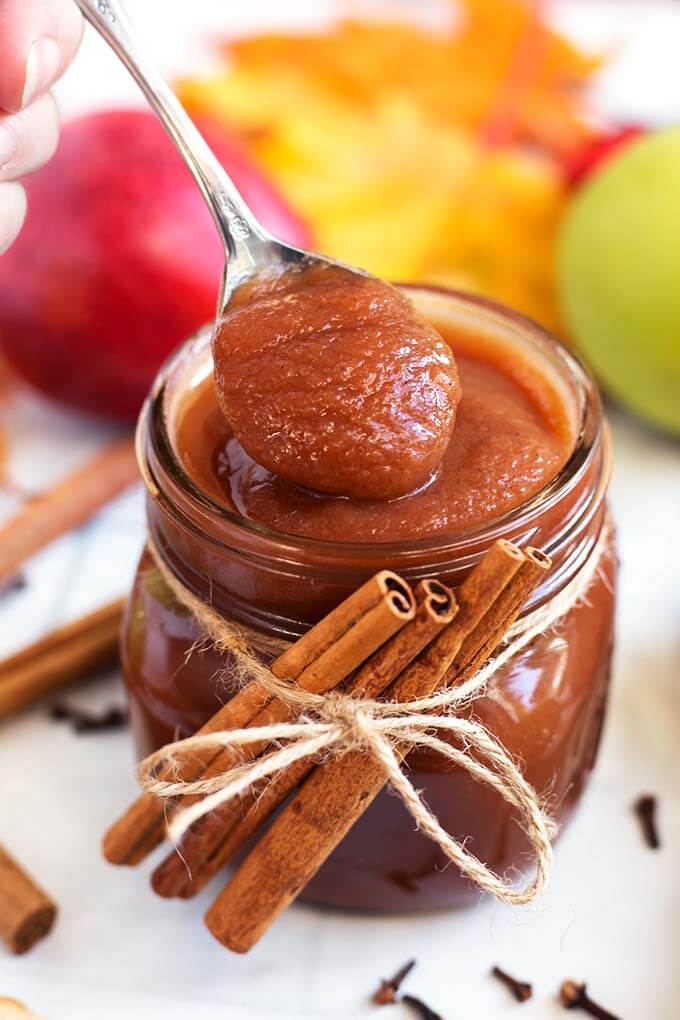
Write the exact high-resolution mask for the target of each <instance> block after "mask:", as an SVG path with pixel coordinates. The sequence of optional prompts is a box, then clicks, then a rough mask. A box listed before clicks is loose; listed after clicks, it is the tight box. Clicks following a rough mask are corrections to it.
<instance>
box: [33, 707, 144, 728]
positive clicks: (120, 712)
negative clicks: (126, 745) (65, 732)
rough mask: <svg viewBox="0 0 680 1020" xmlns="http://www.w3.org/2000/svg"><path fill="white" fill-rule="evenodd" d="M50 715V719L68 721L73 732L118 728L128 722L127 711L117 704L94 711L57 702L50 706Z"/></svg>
mask: <svg viewBox="0 0 680 1020" xmlns="http://www.w3.org/2000/svg"><path fill="white" fill-rule="evenodd" d="M50 716H51V718H52V719H56V720H58V721H63V722H68V723H70V724H71V727H72V729H73V731H74V733H78V734H83V733H103V732H108V731H111V730H120V729H123V727H125V726H127V724H128V713H127V711H126V710H125V709H124V708H120V707H119V706H118V705H112V706H111V707H110V708H107V709H105V710H104V711H103V712H99V713H95V712H88V711H87V710H86V709H83V708H76V707H74V706H73V705H67V704H65V703H63V702H58V703H57V704H56V705H53V706H52V709H51V712H50Z"/></svg>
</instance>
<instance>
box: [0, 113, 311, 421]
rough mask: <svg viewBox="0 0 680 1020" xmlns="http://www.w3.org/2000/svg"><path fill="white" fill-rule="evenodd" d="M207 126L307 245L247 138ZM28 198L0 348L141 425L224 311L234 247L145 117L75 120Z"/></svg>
mask: <svg viewBox="0 0 680 1020" xmlns="http://www.w3.org/2000/svg"><path fill="white" fill-rule="evenodd" d="M202 128H203V130H204V133H205V134H206V136H207V138H208V140H209V142H210V144H211V145H212V147H213V148H214V150H215V152H216V153H217V155H218V157H219V158H220V160H221V161H222V163H223V165H224V166H225V167H226V168H227V170H228V171H229V173H230V174H231V176H232V178H233V180H234V182H235V184H236V186H237V187H238V188H239V190H240V191H241V193H242V194H243V196H244V198H245V199H246V201H248V202H249V204H250V206H251V208H252V209H253V210H254V211H255V213H256V214H257V215H258V216H259V217H260V218H261V220H262V222H263V223H264V224H265V226H267V227H268V228H269V229H270V230H271V231H272V233H274V234H275V235H276V236H278V237H281V238H283V239H285V240H288V241H291V242H293V243H294V244H298V245H302V246H303V247H308V246H309V244H310V237H309V234H308V231H307V229H306V227H305V226H304V225H303V224H302V223H301V221H300V220H299V219H298V218H297V217H296V216H295V214H294V213H293V212H292V211H291V209H290V208H289V207H288V206H287V205H286V203H285V202H284V200H283V199H282V198H281V197H280V196H279V194H278V193H277V192H276V190H275V189H274V188H273V186H272V185H271V184H270V183H269V181H268V180H267V178H266V177H265V176H264V174H263V173H262V171H261V170H259V169H258V168H257V167H256V166H255V165H254V164H253V162H252V160H251V158H250V157H249V155H248V154H247V153H246V152H244V150H243V148H242V147H241V146H240V144H239V143H238V142H237V141H236V140H235V139H233V138H230V137H228V136H227V135H226V134H225V132H224V131H223V129H222V128H216V127H215V126H213V125H209V126H207V125H205V124H203V125H202ZM27 190H28V198H29V214H28V218H27V221H26V225H25V227H24V230H23V232H22V234H21V236H20V238H19V240H18V241H17V242H16V243H15V244H14V246H13V247H12V248H11V249H10V250H9V252H8V253H7V254H6V255H5V256H3V258H2V259H0V345H1V346H2V349H3V351H4V352H5V354H6V356H7V359H8V361H9V362H10V363H11V364H12V365H13V366H14V368H15V369H16V370H17V371H18V372H19V373H20V375H21V376H23V377H24V378H25V379H26V380H28V381H29V382H30V383H32V384H33V385H34V386H36V387H37V388H38V389H40V390H42V391H43V392H44V393H46V394H48V395H49V396H50V397H53V398H55V399H56V400H59V401H62V402H64V403H66V404H69V405H71V406H73V407H76V408H79V409H80V410H83V411H86V412H91V413H94V414H100V415H106V416H110V417H115V418H120V419H131V418H134V416H135V415H136V413H137V412H138V410H139V407H140V405H141V403H142V401H143V399H144V397H145V395H146V393H147V391H148V389H149V386H150V384H151V382H152V380H153V377H154V375H155V373H156V371H157V370H158V368H159V366H160V365H161V363H162V362H163V360H164V359H165V358H166V356H167V355H168V354H169V353H170V351H172V350H173V348H174V347H176V345H177V344H179V343H180V342H181V341H182V340H184V339H185V338H186V337H187V336H189V335H190V334H191V333H192V332H194V331H195V330H196V329H197V328H198V327H199V326H201V325H202V324H203V323H204V322H207V321H209V320H210V319H211V318H212V317H213V316H214V313H215V303H216V300H217V291H218V287H219V282H220V279H221V274H222V266H223V253H222V246H221V244H220V241H219V239H218V236H217V233H216V230H215V227H214V225H213V221H212V218H211V216H210V213H209V211H208V209H207V207H206V206H205V204H204V202H203V199H202V197H201V194H200V192H199V190H198V188H197V187H196V185H195V183H194V182H193V179H192V177H191V175H190V173H189V171H188V170H187V168H186V167H185V165H184V163H183V162H182V160H181V159H180V157H179V155H178V154H177V153H176V151H175V149H174V148H173V146H172V144H171V142H170V140H169V139H168V137H167V136H166V134H165V132H164V130H163V128H162V127H161V125H160V124H159V122H158V121H157V120H156V118H155V117H154V116H152V115H151V114H149V113H145V112H143V111H133V110H121V111H112V112H104V113H95V114H91V115H88V116H85V117H81V118H79V119H77V120H73V121H71V122H70V123H67V124H66V125H65V126H64V130H63V135H62V140H61V144H60V147H59V151H58V153H57V155H56V156H55V158H54V159H53V161H52V162H51V163H50V165H49V166H47V167H45V168H44V169H43V170H41V171H40V172H39V173H37V174H35V176H34V177H32V178H31V179H30V180H29V181H28V184H27Z"/></svg>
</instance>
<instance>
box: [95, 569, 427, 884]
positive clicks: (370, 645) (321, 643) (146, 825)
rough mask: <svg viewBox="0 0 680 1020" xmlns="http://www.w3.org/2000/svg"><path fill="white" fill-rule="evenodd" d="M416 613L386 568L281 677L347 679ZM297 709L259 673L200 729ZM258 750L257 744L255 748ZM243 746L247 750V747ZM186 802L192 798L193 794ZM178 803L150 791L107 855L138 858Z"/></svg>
mask: <svg viewBox="0 0 680 1020" xmlns="http://www.w3.org/2000/svg"><path fill="white" fill-rule="evenodd" d="M414 613H415V608H414V599H413V593H412V592H411V589H410V588H409V586H408V585H407V584H406V582H405V581H402V579H401V578H400V577H399V576H398V575H397V574H394V573H392V572H391V571H388V570H383V571H381V572H380V573H378V574H376V575H375V576H374V577H372V578H371V579H370V580H369V581H367V582H366V583H365V584H364V585H362V587H361V588H359V589H358V590H357V591H356V592H354V593H353V594H352V595H350V596H349V598H348V599H346V600H345V602H343V603H341V605H340V606H338V607H337V608H336V609H335V610H333V611H332V612H331V613H329V614H328V616H326V617H325V618H324V619H323V620H321V621H320V623H318V624H316V626H315V627H314V628H313V631H315V632H316V633H315V634H312V633H311V632H310V633H308V634H306V635H304V636H303V637H302V638H301V639H300V640H299V641H298V642H297V645H299V646H301V648H298V649H297V652H296V653H293V650H292V649H287V650H286V651H285V652H284V653H283V655H281V656H280V657H279V658H278V659H276V661H275V662H274V663H272V665H271V667H270V668H271V671H272V673H273V674H274V676H276V677H279V678H280V679H284V678H291V679H294V680H297V683H298V685H299V686H300V687H302V688H303V689H305V690H309V691H314V692H316V693H323V692H324V691H326V690H330V688H331V687H334V686H336V685H337V684H338V683H341V682H342V681H343V680H344V679H346V677H347V676H348V675H349V674H350V673H351V672H353V671H354V670H355V669H356V668H357V667H358V666H360V665H361V663H362V662H363V661H364V660H365V659H366V658H367V657H368V656H369V655H371V654H372V653H373V652H374V651H376V649H377V648H379V647H380V646H381V645H382V644H383V643H384V642H385V641H387V640H388V639H389V638H390V637H391V636H392V635H393V634H395V633H396V632H397V631H398V630H399V629H400V628H401V627H403V626H404V624H405V623H408V621H409V620H410V619H412V618H413V615H414ZM291 670H294V671H295V670H299V673H297V674H294V673H291ZM289 714H290V709H289V708H288V706H287V705H285V704H284V703H283V702H282V701H281V700H280V699H278V698H272V697H271V695H270V693H269V691H268V689H267V688H266V687H265V686H264V685H263V684H260V683H258V682H257V681H253V682H251V683H249V684H248V685H247V686H246V687H244V688H243V689H242V690H241V691H239V693H238V694H236V695H235V696H234V697H233V698H232V699H231V700H230V701H229V702H227V704H226V705H224V706H223V707H222V708H221V709H220V710H219V711H218V712H216V714H215V715H214V716H212V718H211V719H209V720H208V722H207V723H206V724H205V725H204V726H203V727H202V728H201V729H200V730H199V733H204V734H205V733H215V732H218V731H220V730H229V729H242V728H244V727H246V726H251V725H252V726H260V725H267V724H269V723H271V722H276V721H278V722H280V721H284V720H285V719H287V718H288V717H289ZM249 753H250V752H249ZM256 753H258V752H257V750H256V749H255V748H253V749H252V754H256ZM239 754H240V756H244V755H245V754H246V752H245V751H240V752H239ZM232 760H233V755H232V754H231V753H230V752H229V751H226V750H217V751H212V752H210V753H208V754H206V755H203V756H196V760H195V761H194V762H193V764H192V765H191V766H189V767H188V768H187V769H185V770H184V772H183V775H184V777H185V778H192V779H193V778H198V777H199V776H203V775H206V774H207V773H208V770H209V769H211V768H212V769H217V770H218V771H224V769H225V768H226V767H227V766H228V764H229V763H230V762H231V761H232ZM169 776H170V769H169V768H168V769H166V770H161V771H160V772H159V778H161V779H165V778H169ZM183 803H184V804H186V803H188V798H184V800H183ZM176 808H177V802H173V801H171V802H170V803H168V804H164V803H163V801H162V800H161V799H160V798H158V797H155V796H153V795H151V794H142V796H141V797H138V798H137V800H136V801H135V802H134V803H133V804H132V805H131V806H130V807H129V808H128V810H127V811H126V812H125V814H124V815H123V816H122V817H121V818H120V819H119V820H118V821H117V822H115V823H114V825H113V826H112V827H111V828H110V829H109V831H108V832H107V834H106V836H105V837H104V842H103V851H104V856H105V857H106V859H107V860H108V861H110V862H111V863H112V864H119V865H120V864H125V865H130V866H132V865H135V864H138V863H139V862H140V861H142V860H143V859H144V858H145V857H146V856H147V855H148V854H149V853H151V851H152V850H154V849H155V848H156V847H157V846H158V845H159V843H161V842H162V841H163V839H164V837H165V822H166V817H167V814H168V812H172V811H174V810H176Z"/></svg>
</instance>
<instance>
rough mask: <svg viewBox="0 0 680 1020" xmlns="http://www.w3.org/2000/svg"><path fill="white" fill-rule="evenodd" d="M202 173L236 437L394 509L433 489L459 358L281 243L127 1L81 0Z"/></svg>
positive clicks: (321, 480) (299, 472) (220, 373)
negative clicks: (185, 101) (206, 135)
mask: <svg viewBox="0 0 680 1020" xmlns="http://www.w3.org/2000/svg"><path fill="white" fill-rule="evenodd" d="M76 3H77V4H78V6H79V7H80V9H81V11H82V12H83V14H84V15H85V17H86V18H87V19H88V20H89V21H90V22H91V23H92V25H94V27H95V28H96V29H97V31H98V32H99V33H100V35H102V36H103V38H104V39H105V40H106V41H107V42H108V44H109V45H110V46H111V47H112V49H113V50H114V51H115V52H116V54H117V55H118V56H119V57H120V59H121V60H122V61H123V63H124V64H125V65H126V67H127V68H128V70H129V71H130V72H131V73H132V75H133V77H134V78H135V80H136V81H137V82H138V84H139V85H140V86H141V88H142V90H143V91H144V93H145V95H146V97H147V99H148V100H149V102H150V104H151V106H152V107H153V109H154V110H155V111H156V113H157V114H158V116H159V118H160V119H161V121H162V122H163V124H164V126H165V128H166V130H167V131H168V133H169V134H170V136H171V138H172V140H173V141H174V143H175V145H176V146H177V148H178V150H179V152H180V154H181V155H182V157H183V158H184V160H185V162H186V164H187V166H188V167H189V169H190V170H191V172H192V174H193V175H194V178H195V180H196V182H197V184H198V186H199V187H200V189H201V191H202V193H203V196H204V198H205V200H206V202H207V204H208V206H209V208H210V211H211V213H212V215H213V218H214V220H215V223H216V225H217V228H218V231H219V233H220V236H221V238H222V241H223V243H224V248H225V255H226V259H225V270H224V274H223V278H222V288H221V293H220V299H219V304H218V314H217V324H216V327H215V333H214V337H213V356H214V361H215V383H216V388H217V395H218V399H219V402H220V406H221V408H222V410H223V412H224V414H225V415H226V417H227V418H228V420H229V423H230V425H231V427H232V429H233V431H234V434H235V435H236V437H237V438H238V439H239V441H240V442H241V445H242V446H243V447H244V449H245V450H246V451H247V452H248V453H249V454H250V456H251V457H253V458H254V459H255V460H256V461H258V462H259V463H260V464H262V465H263V466H264V467H266V468H268V469H269V470H270V471H273V472H275V473H276V474H277V475H279V476H280V477H281V478H284V479H286V480H288V481H290V482H294V483H297V484H298V485H304V486H307V487H308V488H311V489H316V490H318V491H320V492H325V493H333V494H337V495H341V496H351V497H355V498H366V499H376V498H377V499H392V498H395V497H398V496H402V495H405V494H406V493H407V492H411V491H413V490H414V489H417V488H419V487H420V486H422V485H424V484H425V483H426V482H427V480H428V478H429V477H430V476H431V475H432V474H433V472H434V470H435V469H436V467H437V465H438V463H439V462H440V460H441V458H442V456H443V454H444V451H445V449H446V447H447V445H448V442H449V439H450V437H451V433H452V431H453V427H454V424H455V417H456V408H457V406H458V402H459V400H460V395H461V393H460V384H459V381H458V373H457V370H456V365H455V361H454V358H453V355H452V353H451V351H450V349H449V348H448V346H447V345H446V344H445V342H444V341H443V340H442V338H441V337H440V336H439V334H438V333H437V332H436V331H435V330H434V329H433V328H432V327H431V326H430V325H429V324H428V323H427V322H426V321H425V319H424V318H423V317H422V316H421V315H420V314H419V313H418V312H417V311H416V309H415V308H414V306H413V305H412V304H411V302H410V301H409V300H408V298H407V297H405V296H404V295H403V294H401V293H400V291H398V290H397V289H396V288H395V287H392V286H390V285H389V284H387V283H383V282H382V281H380V280H378V279H376V278H375V277H372V276H368V275H367V274H365V273H363V272H361V271H359V270H353V269H350V268H349V267H347V266H344V265H342V264H340V263H338V262H334V261H333V260H331V259H328V258H325V257H324V256H321V255H316V254H312V253H310V252H307V251H303V250H301V249H300V248H294V247H292V246H290V245H286V244H284V243H283V242H281V241H279V240H277V239H276V238H275V237H273V236H272V235H271V234H270V233H269V232H268V231H267V230H266V229H265V228H264V227H263V226H262V224H261V223H260V222H259V221H258V220H257V218H256V217H255V216H254V214H253V212H252V211H251V209H250V208H249V207H248V205H247V204H246V203H245V202H244V200H243V198H242V197H241V195H240V194H239V192H238V191H237V189H236V187H235V186H234V184H233V182H232V181H231V179H230V178H229V176H228V174H227V173H226V171H225V170H224V169H223V167H222V166H221V165H220V163H219V161H218V160H217V157H216V156H215V155H214V153H213V152H212V150H211V149H210V148H209V146H208V145H207V143H206V142H205V140H204V139H203V137H202V135H201V134H200V133H199V131H198V129H197V128H196V126H195V125H194V124H193V122H192V121H191V119H190V118H189V116H188V115H187V113H186V111H185V110H184V108H183V107H182V105H181V104H180V102H179V100H178V99H177V97H176V96H175V94H174V92H173V91H172V89H171V88H170V86H169V85H168V83H167V82H166V81H165V79H164V78H163V77H162V75H161V74H160V73H159V71H158V70H157V68H156V67H155V66H154V65H153V63H152V62H151V61H150V60H149V58H148V56H147V55H146V53H145V51H144V49H143V47H142V46H141V45H140V43H139V42H138V41H137V39H136V37H135V34H134V32H133V29H132V26H131V24H130V22H129V20H128V18H127V15H126V13H125V11H124V8H123V6H122V4H121V2H120V0H76Z"/></svg>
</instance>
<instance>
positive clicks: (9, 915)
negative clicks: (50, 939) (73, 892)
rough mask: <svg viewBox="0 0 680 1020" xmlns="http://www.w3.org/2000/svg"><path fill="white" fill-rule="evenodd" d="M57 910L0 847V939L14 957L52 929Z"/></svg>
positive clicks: (25, 950)
mask: <svg viewBox="0 0 680 1020" xmlns="http://www.w3.org/2000/svg"><path fill="white" fill-rule="evenodd" d="M56 914H57V908H56V906H55V904H54V903H53V901H52V900H51V899H50V897H49V896H48V895H47V893H46V892H43V890H42V889H41V888H40V886H38V885H36V883H35V882H34V881H33V879H32V878H31V877H30V875H28V874H27V873H26V872H25V871H24V869H23V868H22V867H21V865H20V864H19V863H18V862H17V861H16V860H15V859H14V858H13V857H11V856H10V854H9V853H8V852H7V850H5V849H4V848H3V847H2V845H0V936H2V938H3V939H4V941H5V942H6V943H7V945H8V946H9V948H10V949H11V950H12V952H13V953H17V954H19V953H26V952H28V950H29V949H30V948H31V947H32V946H33V945H35V943H36V942H37V941H38V940H39V939H41V938H43V937H44V936H45V935H47V933H48V932H49V931H50V929H51V928H52V925H53V924H54V919H55V917H56Z"/></svg>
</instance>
